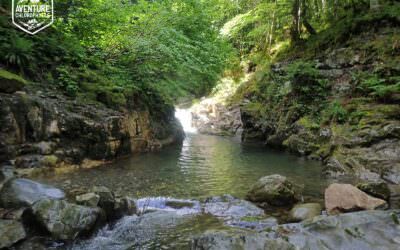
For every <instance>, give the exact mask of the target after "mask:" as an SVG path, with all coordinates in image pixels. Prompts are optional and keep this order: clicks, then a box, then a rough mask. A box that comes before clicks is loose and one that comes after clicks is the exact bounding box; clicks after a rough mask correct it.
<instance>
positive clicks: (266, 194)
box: [246, 174, 299, 206]
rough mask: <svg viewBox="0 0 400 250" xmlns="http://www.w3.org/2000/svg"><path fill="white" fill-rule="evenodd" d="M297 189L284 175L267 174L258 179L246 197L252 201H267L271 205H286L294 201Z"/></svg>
mask: <svg viewBox="0 0 400 250" xmlns="http://www.w3.org/2000/svg"><path fill="white" fill-rule="evenodd" d="M298 193H299V191H298V190H296V188H295V186H294V185H293V184H292V183H291V182H290V181H289V180H288V179H287V178H286V177H284V176H281V175H277V174H276V175H269V176H265V177H262V178H261V179H259V180H258V181H257V182H256V183H255V184H254V186H253V187H252V188H251V190H250V191H249V192H248V193H247V196H246V198H247V199H248V200H250V201H253V202H267V203H268V204H269V205H273V206H286V205H290V204H293V203H295V202H296V201H297V200H298V198H297V195H298Z"/></svg>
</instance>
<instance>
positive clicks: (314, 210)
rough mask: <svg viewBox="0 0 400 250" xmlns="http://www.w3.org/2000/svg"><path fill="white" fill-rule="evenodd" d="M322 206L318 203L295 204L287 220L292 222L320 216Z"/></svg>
mask: <svg viewBox="0 0 400 250" xmlns="http://www.w3.org/2000/svg"><path fill="white" fill-rule="evenodd" d="M321 212H322V206H321V205H320V204H319V203H305V204H297V205H296V206H294V207H293V208H292V209H291V210H290V213H289V219H290V220H291V221H293V222H298V221H303V220H307V219H312V218H314V217H315V216H318V215H321Z"/></svg>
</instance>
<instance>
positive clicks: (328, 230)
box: [270, 210, 400, 250]
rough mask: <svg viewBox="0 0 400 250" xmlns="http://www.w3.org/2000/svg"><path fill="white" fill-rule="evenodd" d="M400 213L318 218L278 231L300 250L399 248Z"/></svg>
mask: <svg viewBox="0 0 400 250" xmlns="http://www.w3.org/2000/svg"><path fill="white" fill-rule="evenodd" d="M399 215H400V211H399V210H396V211H379V210H376V211H362V212H354V213H347V214H340V215H337V216H317V217H315V218H314V219H312V220H311V221H309V220H307V221H304V222H302V223H299V224H287V225H284V226H281V227H277V228H276V232H277V233H275V234H273V233H271V235H270V236H272V237H279V238H281V237H284V238H286V239H287V240H288V241H289V242H290V243H291V244H293V245H295V246H296V247H297V248H298V249H310V250H313V249H315V250H317V249H318V250H319V249H363V250H376V249H398V247H399V244H400V235H399V221H398V218H399Z"/></svg>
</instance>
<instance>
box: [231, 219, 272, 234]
mask: <svg viewBox="0 0 400 250" xmlns="http://www.w3.org/2000/svg"><path fill="white" fill-rule="evenodd" d="M226 224H227V225H228V226H230V227H237V228H243V229H250V230H255V231H257V232H261V231H265V230H269V229H270V228H272V227H274V226H277V225H278V220H277V219H276V218H274V217H269V218H266V219H265V218H264V219H263V218H260V217H251V216H249V217H244V218H240V219H234V220H231V221H227V222H226Z"/></svg>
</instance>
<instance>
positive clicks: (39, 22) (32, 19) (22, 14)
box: [11, 0, 54, 35]
mask: <svg viewBox="0 0 400 250" xmlns="http://www.w3.org/2000/svg"><path fill="white" fill-rule="evenodd" d="M11 1H12V22H13V24H14V25H15V26H17V27H18V28H20V29H21V30H23V31H25V32H26V33H28V34H31V35H34V34H36V33H38V32H39V31H41V30H43V29H45V28H47V27H49V26H50V25H51V24H52V23H53V22H54V4H53V0H11Z"/></svg>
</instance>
